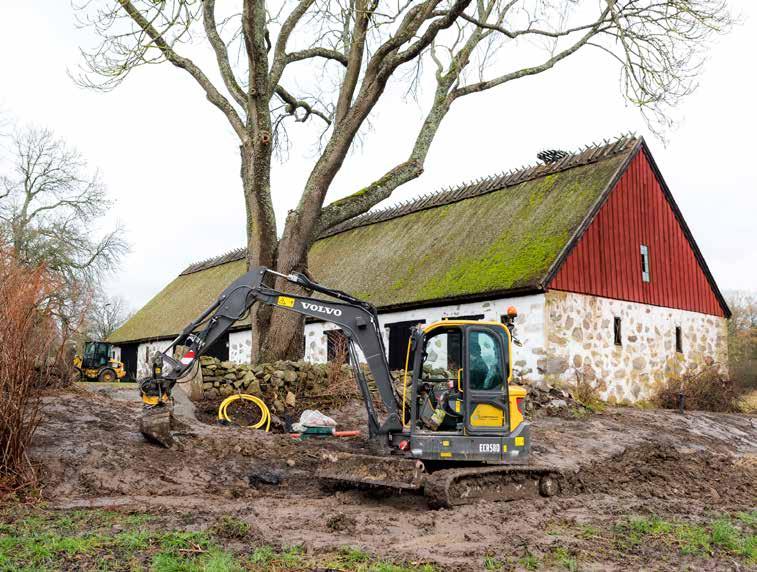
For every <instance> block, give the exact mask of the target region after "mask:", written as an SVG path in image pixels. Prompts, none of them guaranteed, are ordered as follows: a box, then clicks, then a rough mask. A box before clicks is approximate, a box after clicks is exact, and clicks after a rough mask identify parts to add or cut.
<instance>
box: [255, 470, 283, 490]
mask: <svg viewBox="0 0 757 572" xmlns="http://www.w3.org/2000/svg"><path fill="white" fill-rule="evenodd" d="M283 480H284V473H283V472H282V471H279V470H277V469H271V468H268V467H258V468H255V469H253V471H252V472H251V473H250V474H249V475H247V481H248V482H249V483H250V486H251V487H256V486H258V485H278V484H281V481H283Z"/></svg>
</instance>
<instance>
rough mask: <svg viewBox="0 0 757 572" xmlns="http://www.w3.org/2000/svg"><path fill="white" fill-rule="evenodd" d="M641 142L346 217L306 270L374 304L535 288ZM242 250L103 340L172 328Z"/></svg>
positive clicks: (239, 260)
mask: <svg viewBox="0 0 757 572" xmlns="http://www.w3.org/2000/svg"><path fill="white" fill-rule="evenodd" d="M640 142H641V140H640V139H636V138H633V137H622V138H620V139H618V140H615V141H612V142H609V143H605V144H603V145H595V146H590V147H586V148H584V149H582V150H580V151H579V152H577V153H572V154H567V155H562V154H560V155H558V158H557V160H554V161H553V162H549V163H545V164H541V165H536V166H533V167H527V168H524V169H519V170H517V171H512V172H509V173H506V174H503V175H497V176H494V177H489V178H486V179H482V180H479V181H475V182H473V183H469V184H465V185H461V186H458V187H455V188H453V189H448V190H443V191H441V192H438V193H435V194H432V195H427V196H423V197H420V198H418V199H415V200H414V201H411V202H409V203H405V204H401V205H397V206H393V207H390V208H388V209H382V210H376V211H372V212H369V213H367V214H365V215H362V216H360V217H356V218H355V219H352V220H349V221H347V222H345V223H343V224H342V225H339V226H338V227H335V228H333V229H331V230H330V231H329V232H327V233H326V234H324V235H323V236H322V237H321V238H320V239H319V240H318V241H317V242H316V243H315V244H314V245H313V247H312V248H311V250H310V254H309V263H308V266H309V269H310V272H311V273H312V274H313V276H314V277H315V278H316V280H318V281H319V282H321V283H322V284H324V285H326V286H329V287H333V288H338V289H340V290H344V291H347V292H350V293H351V294H353V295H355V296H357V297H359V298H363V299H366V300H368V301H370V302H372V303H373V304H375V305H376V306H378V307H379V308H395V307H410V306H418V305H423V304H432V303H435V302H438V303H442V302H443V301H450V300H465V299H472V298H482V297H486V296H493V295H499V294H505V293H517V292H525V291H533V290H539V289H541V288H543V286H544V284H545V279H546V277H547V275H548V274H549V272H550V270H551V269H552V267H553V266H554V265H555V264H556V263H557V261H558V259H559V258H560V255H561V253H562V252H563V251H564V250H565V249H566V248H567V247H568V245H569V244H570V242H571V240H572V239H573V238H574V236H575V235H576V233H577V231H578V229H579V227H580V226H581V225H582V223H583V222H584V221H585V220H586V219H587V217H589V214H590V213H591V212H592V209H593V207H594V206H595V205H596V204H597V203H598V201H599V200H600V198H601V197H602V195H603V193H604V192H606V191H609V189H610V188H611V187H612V185H613V184H614V181H615V180H616V179H617V177H618V176H619V174H620V171H621V170H622V167H623V166H624V164H625V163H626V162H627V160H628V159H629V157H630V156H631V155H632V154H633V152H634V151H635V150H636V149H637V148H638V145H639V144H640ZM245 255H246V253H245V250H244V249H239V250H236V251H232V252H229V253H227V254H225V255H223V256H221V257H218V258H215V259H211V260H206V261H203V262H199V263H196V264H193V265H191V266H189V267H188V268H187V269H185V270H184V272H182V273H181V274H180V275H179V276H178V277H177V278H176V279H175V280H174V281H173V282H171V283H170V284H169V285H168V286H166V288H165V289H163V290H162V291H161V292H160V293H159V294H158V295H157V296H155V298H153V299H152V300H150V302H148V304H147V305H146V306H145V307H144V308H142V309H141V310H140V311H139V312H137V313H136V314H135V315H134V316H133V317H132V318H131V319H130V320H129V321H128V322H127V323H126V324H124V325H123V326H122V327H121V328H120V329H119V330H117V331H116V332H115V333H114V334H113V335H112V336H111V338H110V340H111V341H113V342H126V341H137V340H145V339H151V338H161V337H171V336H173V335H176V334H177V333H178V332H179V331H180V330H181V329H182V328H183V327H184V326H185V325H186V324H187V323H189V322H190V321H191V320H192V319H194V318H195V317H196V316H197V315H198V314H199V313H200V312H201V311H202V310H203V309H204V308H205V307H207V306H208V305H210V303H211V302H212V301H213V300H214V299H215V298H216V297H217V296H218V294H219V293H220V292H221V291H222V290H223V289H224V288H225V287H226V286H227V285H228V284H229V282H231V281H232V280H233V279H235V278H236V277H238V276H240V275H241V274H242V273H244V271H245V265H246V262H245Z"/></svg>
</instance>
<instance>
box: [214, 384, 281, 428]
mask: <svg viewBox="0 0 757 572" xmlns="http://www.w3.org/2000/svg"><path fill="white" fill-rule="evenodd" d="M237 399H243V400H244V401H251V402H252V403H254V404H255V405H257V406H258V409H260V420H259V421H258V422H257V423H254V424H253V425H248V426H247V427H248V428H250V429H260V428H261V427H262V426H263V425H265V431H266V432H268V431H269V430H270V428H271V412H270V411H269V410H268V406H267V405H266V404H265V402H264V401H263V400H262V399H260V398H259V397H255V396H254V395H250V394H248V393H238V394H236V395H230V396H229V397H227V398H226V399H224V400H223V401H222V402H221V405H220V406H219V407H218V420H219V421H228V422H229V423H232V420H231V418H230V417H229V415H228V413H227V411H226V409H227V408H228V407H229V405H230V404H232V403H233V402H234V401H236V400H237Z"/></svg>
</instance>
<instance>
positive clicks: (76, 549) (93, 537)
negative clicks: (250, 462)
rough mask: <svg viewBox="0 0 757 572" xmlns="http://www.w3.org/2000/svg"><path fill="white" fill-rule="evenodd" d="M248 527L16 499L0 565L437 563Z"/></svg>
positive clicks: (238, 567)
mask: <svg viewBox="0 0 757 572" xmlns="http://www.w3.org/2000/svg"><path fill="white" fill-rule="evenodd" d="M186 524H187V525H188V526H189V525H191V526H192V527H196V526H197V524H196V523H195V524H193V523H186ZM177 526H178V529H177V528H176V527H177ZM249 531H250V525H249V524H247V523H246V522H244V521H242V520H241V519H239V518H237V517H234V516H222V517H221V518H219V519H218V520H217V521H216V522H215V523H214V524H212V525H211V526H209V527H208V528H207V529H205V530H186V529H182V525H176V524H175V523H168V522H166V521H165V520H161V517H158V516H154V515H150V514H143V513H138V514H126V513H120V512H115V511H106V510H74V511H66V512H59V511H51V510H47V509H45V508H44V506H37V507H34V508H28V507H23V506H21V505H18V506H15V507H12V508H3V509H0V572H11V571H13V572H15V571H32V570H33V571H35V572H36V571H47V570H50V571H52V570H71V569H75V570H150V571H151V572H238V571H242V570H245V571H253V572H263V571H268V570H277V571H279V572H288V571H291V572H294V571H300V570H309V569H312V568H318V567H321V566H323V565H327V566H329V567H332V568H337V569H340V570H354V571H356V572H434V570H435V568H434V567H432V566H431V565H428V564H416V563H404V562H394V561H390V560H385V559H382V558H377V557H375V556H374V555H371V554H369V553H367V552H364V551H362V550H361V549H359V548H353V547H345V548H342V549H339V550H338V551H336V552H332V553H328V554H318V555H316V556H308V555H307V554H305V552H304V551H303V549H302V547H300V546H284V547H274V546H269V545H262V546H254V545H250V543H249V542H244V541H243V542H240V540H243V539H246V538H248V533H249Z"/></svg>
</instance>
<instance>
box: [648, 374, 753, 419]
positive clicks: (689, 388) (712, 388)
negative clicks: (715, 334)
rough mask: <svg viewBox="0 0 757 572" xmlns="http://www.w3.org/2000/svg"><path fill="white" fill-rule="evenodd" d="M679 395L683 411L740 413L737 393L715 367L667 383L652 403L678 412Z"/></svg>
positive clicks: (731, 382) (728, 380) (733, 386)
mask: <svg viewBox="0 0 757 572" xmlns="http://www.w3.org/2000/svg"><path fill="white" fill-rule="evenodd" d="M681 393H683V395H684V403H685V408H686V409H695V410H700V411H716V412H726V413H727V412H737V411H739V410H740V409H739V406H738V391H737V390H736V387H735V385H734V383H733V381H732V380H730V379H729V378H728V377H726V376H725V375H723V374H722V373H721V372H720V370H719V368H718V366H717V364H713V365H711V366H705V367H703V368H702V369H700V370H698V371H695V372H690V373H686V374H684V375H683V376H682V378H681V379H680V380H670V381H668V382H667V383H666V384H664V385H662V386H661V387H660V389H659V390H658V391H657V393H656V395H655V396H654V397H653V399H652V401H653V403H654V404H655V405H657V406H659V407H663V408H665V409H678V407H679V405H678V400H679V395H680V394H681Z"/></svg>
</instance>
